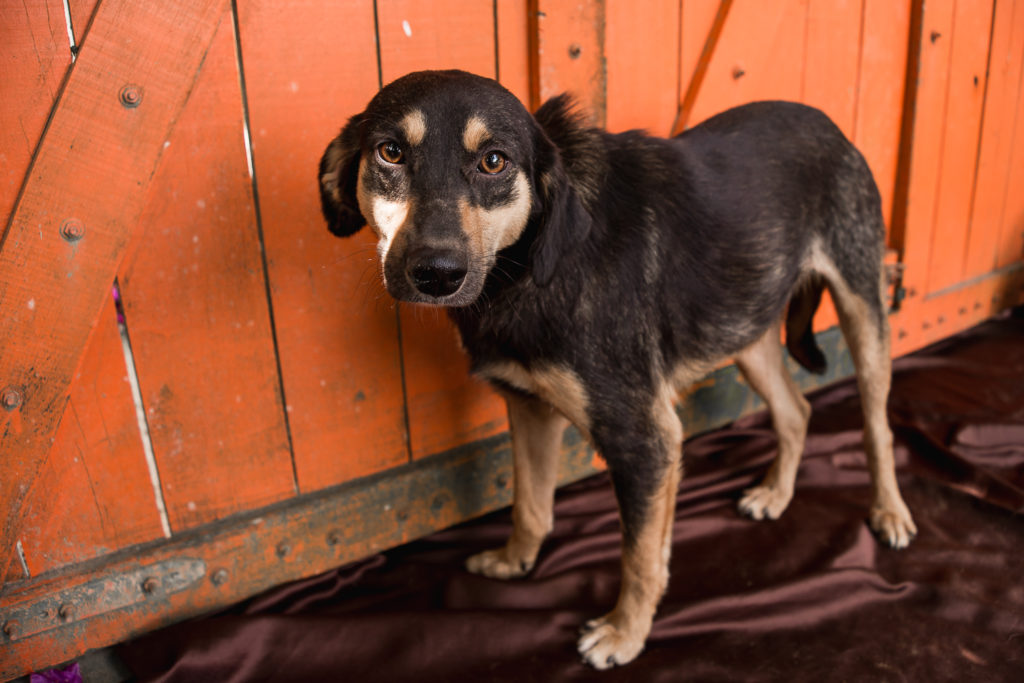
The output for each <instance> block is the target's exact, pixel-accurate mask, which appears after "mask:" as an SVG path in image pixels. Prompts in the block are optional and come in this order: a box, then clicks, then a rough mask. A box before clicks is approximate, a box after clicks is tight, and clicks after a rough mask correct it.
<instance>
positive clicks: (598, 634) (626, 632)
mask: <svg viewBox="0 0 1024 683" xmlns="http://www.w3.org/2000/svg"><path fill="white" fill-rule="evenodd" d="M650 630H651V627H650V624H648V625H647V627H646V628H641V627H639V626H635V625H634V626H633V627H632V628H630V627H628V626H626V625H624V624H620V623H619V619H618V618H617V615H616V614H615V612H611V613H609V614H606V615H605V616H603V617H601V618H600V619H591V620H590V621H588V622H587V623H586V625H585V626H584V627H583V629H582V635H581V636H580V639H579V642H578V644H577V647H576V650H577V651H578V652H579V653H580V654H581V655H583V661H585V662H586V663H587V664H590V666H592V667H594V668H595V669H610V668H612V667H613V666H615V665H617V664H618V665H621V664H626V663H628V662H631V661H633V660H634V659H636V658H637V655H639V654H640V653H641V652H642V651H643V649H644V644H645V643H646V642H647V634H648V633H650Z"/></svg>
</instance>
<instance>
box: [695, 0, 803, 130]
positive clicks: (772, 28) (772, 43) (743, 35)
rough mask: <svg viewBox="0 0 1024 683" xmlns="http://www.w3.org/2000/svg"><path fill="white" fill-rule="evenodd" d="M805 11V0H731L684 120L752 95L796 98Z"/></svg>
mask: <svg viewBox="0 0 1024 683" xmlns="http://www.w3.org/2000/svg"><path fill="white" fill-rule="evenodd" d="M807 14H808V8H807V0H781V1H780V2H772V3H761V2H735V3H733V6H732V9H731V10H730V11H729V17H728V20H727V21H726V23H725V26H724V28H723V29H722V34H721V36H720V38H719V41H718V46H717V48H716V50H715V54H714V55H713V56H712V58H711V62H710V63H709V64H708V70H707V73H706V75H705V77H704V82H703V84H702V86H701V90H700V93H699V94H698V96H697V99H696V101H695V103H694V107H693V110H692V112H691V114H690V117H689V121H688V123H689V125H696V124H697V123H700V122H701V121H703V120H704V119H706V118H708V117H709V116H711V115H713V114H716V113H718V112H720V111H723V110H725V109H728V108H729V107H733V106H736V105H739V104H743V103H746V102H751V101H754V100H765V99H784V100H799V99H800V96H801V93H802V91H803V78H804V58H805V54H806V43H807ZM686 35H687V36H688V35H689V33H687V34H686Z"/></svg>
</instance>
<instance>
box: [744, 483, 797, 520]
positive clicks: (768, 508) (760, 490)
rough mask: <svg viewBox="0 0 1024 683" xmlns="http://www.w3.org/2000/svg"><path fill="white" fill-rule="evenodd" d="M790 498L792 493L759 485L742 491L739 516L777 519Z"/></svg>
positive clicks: (776, 487)
mask: <svg viewBox="0 0 1024 683" xmlns="http://www.w3.org/2000/svg"><path fill="white" fill-rule="evenodd" d="M792 498H793V492H792V491H785V490H783V489H782V488H781V487H778V486H770V485H768V484H761V485H760V486H755V487H753V488H749V489H747V490H746V491H744V492H743V498H741V499H740V502H739V505H738V507H739V510H740V514H742V515H745V516H747V517H750V518H751V519H757V520H761V519H778V518H779V517H781V516H782V513H783V512H785V510H786V507H787V506H788V505H789V501H790V500H792Z"/></svg>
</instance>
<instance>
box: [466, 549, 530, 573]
mask: <svg viewBox="0 0 1024 683" xmlns="http://www.w3.org/2000/svg"><path fill="white" fill-rule="evenodd" d="M510 555H511V554H510V553H509V552H508V548H507V547H505V548H497V549H495V550H485V551H483V552H482V553H477V554H476V555H473V556H471V557H470V558H468V559H467V560H466V569H467V570H469V571H471V572H472V573H474V574H482V575H483V576H487V577H490V578H492V579H515V578H518V577H520V576H526V574H527V573H528V572H529V571H530V570H531V569H533V563H534V559H535V558H522V557H511V556H510Z"/></svg>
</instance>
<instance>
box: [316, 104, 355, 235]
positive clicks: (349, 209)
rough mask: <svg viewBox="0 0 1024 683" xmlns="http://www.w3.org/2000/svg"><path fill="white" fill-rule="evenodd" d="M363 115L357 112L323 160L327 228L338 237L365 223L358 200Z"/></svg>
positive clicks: (322, 197)
mask: <svg viewBox="0 0 1024 683" xmlns="http://www.w3.org/2000/svg"><path fill="white" fill-rule="evenodd" d="M364 118H365V117H364V116H363V115H362V114H356V115H355V116H353V117H352V118H351V119H349V121H348V123H347V124H346V125H345V127H344V128H343V129H342V131H341V134H339V135H338V137H336V138H334V139H333V140H331V144H329V145H327V150H326V151H324V155H323V157H321V159H320V176H319V178H320V208H321V209H322V210H323V212H324V218H326V219H327V228H328V229H329V230H330V231H331V232H332V233H334V234H335V235H337V236H338V237H347V236H349V235H351V234H353V233H354V232H356V231H358V230H359V228H361V227H363V226H364V225H365V224H366V221H365V220H363V216H362V214H361V213H360V212H359V201H358V200H357V199H356V183H357V181H358V180H359V156H360V141H359V127H360V126H361V125H362V122H363V120H364Z"/></svg>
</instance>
